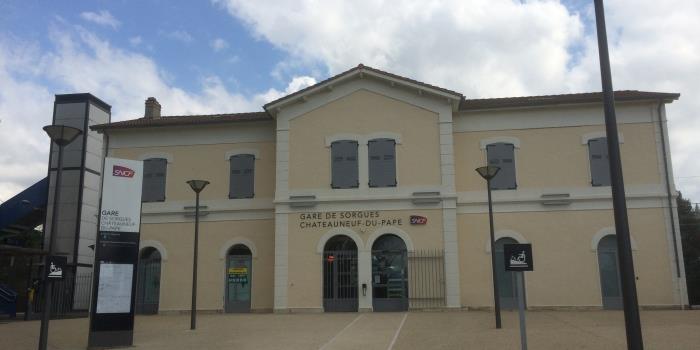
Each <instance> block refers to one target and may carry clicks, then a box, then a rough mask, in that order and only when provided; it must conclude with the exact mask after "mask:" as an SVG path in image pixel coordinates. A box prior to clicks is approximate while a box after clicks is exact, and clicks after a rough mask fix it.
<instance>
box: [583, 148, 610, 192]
mask: <svg viewBox="0 0 700 350" xmlns="http://www.w3.org/2000/svg"><path fill="white" fill-rule="evenodd" d="M588 156H589V159H590V162H591V184H592V185H593V186H610V162H609V160H608V140H607V139H606V138H605V137H599V138H597V139H591V140H589V141H588Z"/></svg>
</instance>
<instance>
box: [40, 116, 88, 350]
mask: <svg viewBox="0 0 700 350" xmlns="http://www.w3.org/2000/svg"><path fill="white" fill-rule="evenodd" d="M43 129H44V131H45V132H46V134H47V135H49V137H50V138H51V141H53V142H54V143H55V144H56V145H58V161H57V162H56V181H55V182H54V195H53V210H52V213H51V233H50V236H49V251H48V253H47V254H46V256H45V257H44V268H45V269H47V268H48V259H49V257H50V256H51V255H53V248H54V245H55V242H56V233H57V231H58V230H57V229H56V225H57V222H58V210H59V209H60V205H59V204H60V202H61V191H59V189H60V187H61V173H62V172H63V147H65V146H66V145H68V144H70V143H71V142H73V140H75V139H76V138H77V137H78V136H80V134H82V133H83V132H82V131H81V130H80V129H76V128H74V127H70V126H66V125H47V126H45V127H44V128H43ZM49 159H50V158H49ZM50 167H51V164H49V168H50ZM47 212H48V211H47ZM47 275H48V273H46V272H45V273H44V276H43V277H44V303H43V304H44V309H43V310H41V329H40V330H39V350H45V349H46V346H47V343H48V337H49V318H50V316H51V295H52V294H53V283H52V282H51V281H49V279H48V278H47Z"/></svg>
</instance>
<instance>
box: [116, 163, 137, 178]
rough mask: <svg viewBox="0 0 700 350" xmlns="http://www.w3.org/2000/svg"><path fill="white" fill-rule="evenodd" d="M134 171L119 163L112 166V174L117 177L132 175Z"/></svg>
mask: <svg viewBox="0 0 700 350" xmlns="http://www.w3.org/2000/svg"><path fill="white" fill-rule="evenodd" d="M134 173H135V172H134V171H133V170H131V169H129V168H127V167H125V166H121V165H115V166H114V167H113V168H112V175H114V176H119V177H134Z"/></svg>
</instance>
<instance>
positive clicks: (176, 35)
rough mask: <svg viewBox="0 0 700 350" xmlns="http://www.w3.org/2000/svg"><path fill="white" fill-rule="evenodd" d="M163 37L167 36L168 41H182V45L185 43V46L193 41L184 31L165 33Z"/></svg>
mask: <svg viewBox="0 0 700 350" xmlns="http://www.w3.org/2000/svg"><path fill="white" fill-rule="evenodd" d="M165 36H167V37H168V38H170V39H175V40H178V41H182V42H183V43H186V44H189V43H191V42H192V41H193V40H194V38H193V37H192V35H191V34H190V33H189V32H187V31H186V30H182V29H179V30H175V31H172V32H169V33H166V34H165Z"/></svg>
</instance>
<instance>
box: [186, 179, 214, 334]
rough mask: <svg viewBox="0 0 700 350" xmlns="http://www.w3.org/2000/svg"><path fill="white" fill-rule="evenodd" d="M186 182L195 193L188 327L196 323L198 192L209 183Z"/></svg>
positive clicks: (201, 181) (193, 326)
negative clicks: (190, 308)
mask: <svg viewBox="0 0 700 350" xmlns="http://www.w3.org/2000/svg"><path fill="white" fill-rule="evenodd" d="M187 184H188V185H190V188H191V189H192V191H194V193H195V197H196V201H195V209H194V257H193V259H192V310H191V311H190V329H191V330H194V329H195V328H196V324H197V251H198V245H199V193H200V192H202V190H204V188H205V187H207V185H208V184H209V181H207V180H189V181H187Z"/></svg>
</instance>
